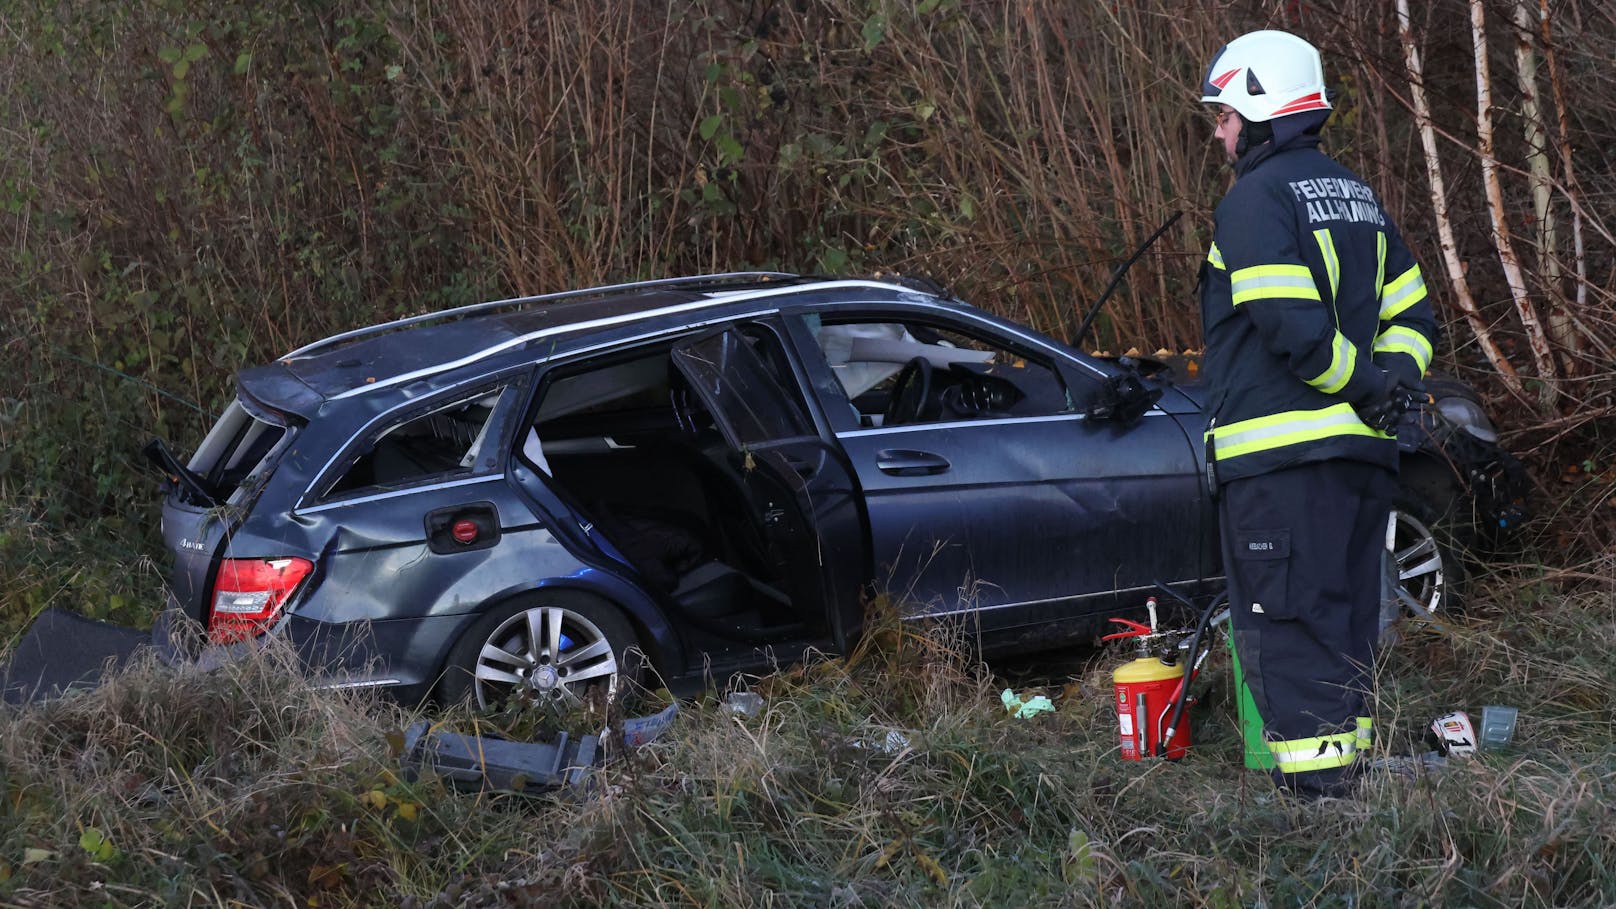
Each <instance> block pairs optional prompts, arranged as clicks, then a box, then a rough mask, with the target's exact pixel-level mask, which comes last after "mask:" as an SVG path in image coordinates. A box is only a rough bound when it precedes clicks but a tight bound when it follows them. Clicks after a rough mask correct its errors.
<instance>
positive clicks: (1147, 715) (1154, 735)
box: [1102, 598, 1190, 761]
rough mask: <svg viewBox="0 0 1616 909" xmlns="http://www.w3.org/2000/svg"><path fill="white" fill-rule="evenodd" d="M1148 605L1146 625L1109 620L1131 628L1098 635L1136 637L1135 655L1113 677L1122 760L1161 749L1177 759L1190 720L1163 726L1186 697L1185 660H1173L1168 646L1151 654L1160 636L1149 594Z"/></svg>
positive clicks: (1184, 746)
mask: <svg viewBox="0 0 1616 909" xmlns="http://www.w3.org/2000/svg"><path fill="white" fill-rule="evenodd" d="M1146 605H1147V606H1148V607H1149V609H1150V625H1149V626H1145V625H1141V624H1140V623H1138V622H1130V621H1128V620H1127V619H1112V620H1111V621H1113V622H1117V623H1119V624H1122V625H1126V626H1128V628H1129V630H1128V631H1123V632H1118V633H1117V634H1108V635H1106V636H1105V637H1104V638H1103V639H1102V640H1108V641H1109V640H1116V639H1119V638H1138V639H1139V650H1138V654H1137V656H1136V657H1135V659H1133V660H1131V661H1129V662H1127V663H1124V664H1123V665H1121V666H1119V667H1117V670H1116V672H1114V673H1112V676H1111V681H1112V684H1113V686H1114V689H1115V699H1114V703H1115V704H1116V708H1117V726H1118V729H1119V730H1120V731H1121V734H1122V759H1123V760H1125V761H1137V760H1139V759H1140V758H1143V757H1154V756H1158V755H1163V754H1165V756H1166V757H1168V758H1173V759H1177V758H1181V757H1183V756H1184V754H1185V752H1187V751H1188V750H1189V747H1190V725H1189V723H1187V722H1182V721H1181V722H1180V723H1179V724H1178V726H1177V728H1174V729H1172V730H1168V729H1167V724H1168V723H1169V722H1171V720H1172V716H1171V714H1172V710H1173V705H1174V704H1175V703H1177V701H1178V699H1179V698H1183V697H1186V696H1187V692H1186V690H1185V689H1186V688H1187V686H1186V685H1185V678H1184V676H1185V667H1184V663H1183V662H1182V661H1180V660H1178V659H1177V648H1171V649H1168V650H1167V651H1166V652H1165V654H1164V655H1160V656H1158V655H1153V654H1152V653H1151V643H1152V642H1153V641H1154V640H1156V639H1157V638H1160V637H1162V635H1160V634H1159V633H1158V632H1157V631H1156V600H1155V599H1154V598H1152V599H1150V600H1149V602H1148V603H1147V604H1146Z"/></svg>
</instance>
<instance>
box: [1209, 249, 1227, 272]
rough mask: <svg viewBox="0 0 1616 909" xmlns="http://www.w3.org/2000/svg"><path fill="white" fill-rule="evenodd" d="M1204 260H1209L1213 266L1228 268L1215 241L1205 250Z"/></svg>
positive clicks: (1225, 269)
mask: <svg viewBox="0 0 1616 909" xmlns="http://www.w3.org/2000/svg"><path fill="white" fill-rule="evenodd" d="M1206 261H1208V262H1211V263H1212V267H1213V268H1217V269H1221V270H1224V271H1227V270H1228V269H1227V267H1226V266H1224V264H1223V251H1222V250H1220V249H1218V244H1216V243H1214V244H1212V248H1211V249H1209V250H1207V253H1206Z"/></svg>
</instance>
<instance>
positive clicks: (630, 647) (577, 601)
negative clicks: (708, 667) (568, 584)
mask: <svg viewBox="0 0 1616 909" xmlns="http://www.w3.org/2000/svg"><path fill="white" fill-rule="evenodd" d="M535 637H537V638H538V644H537V646H534V641H533V639H534V638H535ZM555 640H559V641H560V646H559V647H557V646H555V645H554V644H553V643H552V642H553V641H555ZM640 665H641V659H640V651H639V642H638V639H637V638H636V636H635V634H634V628H633V626H632V625H631V624H629V621H628V619H627V618H626V617H624V615H623V613H622V612H621V611H620V610H618V609H617V608H616V607H615V606H613V605H611V604H610V603H607V602H605V601H604V600H601V599H598V598H596V597H593V596H589V595H587V594H580V593H575V592H543V593H535V594H529V595H526V596H522V597H518V598H516V599H514V600H511V601H509V602H506V603H503V604H500V605H499V606H496V607H494V608H493V609H491V610H489V612H488V613H487V614H486V615H484V616H483V617H482V618H480V619H478V620H477V621H476V622H474V623H473V624H472V626H471V627H470V628H468V629H467V630H466V632H465V634H463V635H461V637H460V640H458V641H456V642H455V645H454V647H453V648H452V649H451V650H450V651H449V660H448V664H447V665H446V666H445V668H444V674H443V680H442V681H441V682H440V683H439V685H438V692H439V697H440V699H441V700H442V701H443V702H444V703H448V704H458V703H470V704H472V705H474V706H476V707H478V708H481V709H489V708H492V707H496V706H498V705H500V704H502V703H504V702H505V701H507V700H508V699H509V698H510V697H511V696H513V695H516V696H521V697H527V698H531V699H534V700H535V701H540V702H542V701H550V702H553V703H554V704H555V705H556V706H558V707H575V706H578V705H579V704H582V703H585V702H588V701H591V700H596V699H599V700H601V702H602V704H603V705H605V704H609V703H611V702H612V701H614V700H615V699H616V698H618V697H619V696H620V695H621V694H622V692H623V691H624V690H625V689H626V688H627V686H628V685H629V684H630V683H632V682H636V681H638V675H639V668H640ZM569 676H570V677H571V678H570V679H569Z"/></svg>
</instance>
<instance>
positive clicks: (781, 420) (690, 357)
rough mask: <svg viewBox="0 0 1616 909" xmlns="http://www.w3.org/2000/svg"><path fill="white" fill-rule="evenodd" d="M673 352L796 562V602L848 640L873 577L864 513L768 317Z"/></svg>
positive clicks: (772, 533)
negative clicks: (815, 607) (815, 610)
mask: <svg viewBox="0 0 1616 909" xmlns="http://www.w3.org/2000/svg"><path fill="white" fill-rule="evenodd" d="M673 362H674V364H675V366H676V367H677V368H678V370H679V371H680V373H681V374H683V376H684V377H685V379H686V380H687V381H688V382H689V383H690V386H691V389H692V391H693V392H694V393H695V394H697V395H698V396H699V397H700V398H701V400H702V403H703V404H705V405H706V407H707V409H708V410H709V411H710V412H711V413H712V415H713V417H714V419H715V420H716V421H717V423H718V425H719V429H720V430H721V431H722V432H723V434H724V438H725V440H726V442H727V443H728V444H729V445H730V447H731V448H732V449H733V453H734V456H735V457H736V458H737V459H738V463H740V465H741V471H740V473H741V476H742V477H743V480H744V483H745V485H746V487H747V494H748V496H749V497H750V499H751V503H750V507H753V508H758V509H761V510H762V514H761V518H762V520H761V524H762V527H763V533H764V534H766V535H767V536H768V537H769V539H768V540H767V541H766V542H767V544H768V545H769V546H770V547H771V548H773V549H774V550H775V551H777V552H779V553H781V554H782V555H783V556H784V557H785V560H786V561H787V563H788V564H789V566H790V573H791V576H792V582H793V583H792V586H793V588H794V589H793V590H792V591H791V594H792V599H793V602H796V603H799V604H801V603H810V604H817V603H823V604H825V608H826V609H827V610H828V615H827V619H828V621H829V624H830V628H831V632H832V635H833V637H834V638H835V642H836V644H837V646H838V647H841V648H844V649H845V648H846V647H847V646H848V644H849V643H850V642H851V640H852V639H853V638H854V636H856V634H857V632H858V626H859V621H860V618H861V616H862V613H861V606H860V602H859V594H860V591H861V589H862V588H863V585H864V583H865V581H866V580H867V578H868V577H869V567H868V566H869V554H868V547H867V546H866V544H865V537H866V532H865V527H864V520H863V515H862V513H861V512H860V509H859V498H858V492H857V487H856V486H855V485H854V482H853V478H852V474H851V472H850V471H849V470H848V468H847V467H846V465H845V464H844V462H843V460H842V458H841V455H840V452H838V451H837V450H836V448H835V447H834V446H833V445H832V444H830V442H829V441H828V440H827V439H826V438H825V437H824V436H823V435H822V434H821V430H820V428H819V427H817V426H816V424H815V422H814V420H813V419H812V416H811V414H810V413H809V411H808V409H807V407H806V402H805V400H804V399H803V393H802V388H801V384H800V382H799V381H798V378H797V375H796V373H795V371H794V370H793V369H792V367H791V365H790V361H789V359H788V357H787V356H786V354H785V348H784V346H783V343H782V341H781V338H780V337H779V335H778V334H777V332H776V330H775V329H774V328H772V327H770V326H768V325H766V324H763V323H749V324H747V325H746V326H726V327H724V328H722V329H719V330H717V331H714V332H710V333H707V334H703V335H701V336H698V337H696V338H692V339H690V340H688V341H684V342H682V343H680V344H678V345H677V346H675V347H674V349H673Z"/></svg>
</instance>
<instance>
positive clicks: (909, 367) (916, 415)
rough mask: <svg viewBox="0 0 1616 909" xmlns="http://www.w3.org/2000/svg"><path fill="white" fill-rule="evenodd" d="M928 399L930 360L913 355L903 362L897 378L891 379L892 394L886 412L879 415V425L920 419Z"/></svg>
mask: <svg viewBox="0 0 1616 909" xmlns="http://www.w3.org/2000/svg"><path fill="white" fill-rule="evenodd" d="M930 399H931V361H930V360H928V359H926V358H925V357H915V358H914V359H913V360H910V361H909V362H907V363H905V364H903V369H902V370H900V371H899V372H898V378H897V379H896V380H894V381H893V383H892V396H891V397H890V398H889V399H888V400H887V412H886V414H885V415H883V416H882V417H881V425H882V426H899V425H902V424H904V423H913V422H915V421H917V420H919V419H921V415H922V413H924V411H925V409H926V402H927V401H929V400H930Z"/></svg>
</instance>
